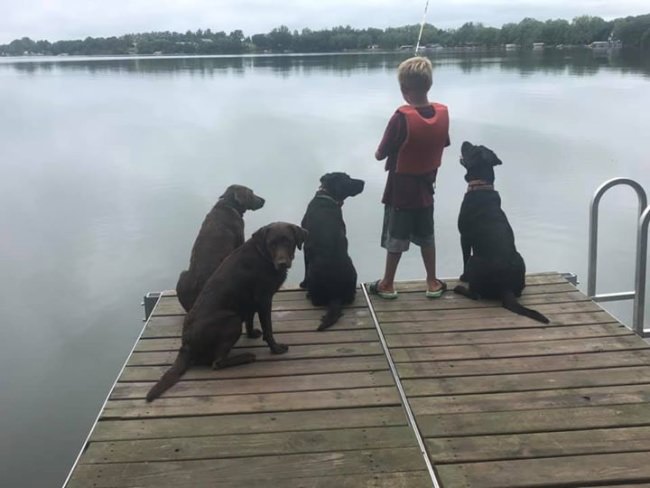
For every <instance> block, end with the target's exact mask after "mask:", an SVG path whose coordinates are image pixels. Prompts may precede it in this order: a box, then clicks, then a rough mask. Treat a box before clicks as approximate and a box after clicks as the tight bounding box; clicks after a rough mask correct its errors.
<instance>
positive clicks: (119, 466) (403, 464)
mask: <svg viewBox="0 0 650 488" xmlns="http://www.w3.org/2000/svg"><path fill="white" fill-rule="evenodd" d="M421 463H422V461H421V458H420V456H419V452H418V450H417V449H416V448H391V449H372V450H366V451H335V452H328V453H316V454H288V455H276V456H258V457H243V458H231V459H210V460H190V461H173V462H164V463H162V462H161V463H146V462H144V463H110V464H99V465H98V464H80V465H79V466H78V467H77V469H76V471H75V473H74V477H73V479H72V480H71V484H70V486H71V487H75V486H77V487H80V486H85V487H87V486H94V487H96V488H108V487H111V488H113V487H115V486H127V487H136V486H138V487H172V486H173V487H177V486H183V485H186V484H187V482H188V475H191V480H192V481H191V484H192V486H193V487H194V486H210V487H213V486H215V481H216V480H218V482H219V486H223V485H222V483H228V482H238V483H241V485H242V486H250V484H251V482H252V481H254V480H266V483H268V480H270V479H273V480H277V481H276V482H277V483H280V481H281V480H284V479H292V478H293V479H297V478H302V477H321V476H328V475H332V474H334V473H335V474H337V475H339V476H341V475H355V474H366V473H373V474H375V473H391V472H395V471H419V470H421V467H422V464H421ZM246 483H249V484H248V485H247V484H246Z"/></svg>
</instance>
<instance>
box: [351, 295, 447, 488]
mask: <svg viewBox="0 0 650 488" xmlns="http://www.w3.org/2000/svg"><path fill="white" fill-rule="evenodd" d="M361 290H362V291H363V296H364V297H365V299H366V304H367V305H368V310H369V312H370V317H371V318H372V321H373V322H374V324H375V328H376V329H377V335H379V342H380V343H381V347H382V349H383V350H384V355H385V356H386V360H387V361H388V365H389V366H390V372H391V375H392V376H393V380H394V381H395V385H396V386H397V391H398V393H399V396H400V399H401V401H402V407H403V408H404V411H405V412H406V418H407V420H408V423H409V426H410V427H411V430H412V432H413V434H414V435H415V439H416V440H417V443H418V447H419V449H420V454H422V458H423V459H424V463H425V465H426V467H427V471H428V472H429V476H430V477H431V483H432V484H433V487H434V488H442V485H441V484H440V482H439V481H438V477H437V476H436V472H435V470H434V468H433V464H432V463H431V459H430V458H429V453H428V452H427V448H426V445H425V443H424V440H423V439H422V436H421V435H420V429H419V428H418V424H417V422H416V421H415V416H414V415H413V411H412V410H411V405H410V404H409V401H408V398H407V397H406V393H405V392H404V388H403V386H402V382H401V380H400V377H399V375H398V373H397V368H396V367H395V363H394V362H393V358H392V356H391V354H390V349H389V348H388V344H386V339H385V338H384V333H383V332H382V330H381V327H379V321H378V320H377V315H375V309H374V307H373V306H372V302H371V300H370V296H368V290H366V285H365V283H361Z"/></svg>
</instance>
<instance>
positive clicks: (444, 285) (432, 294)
mask: <svg viewBox="0 0 650 488" xmlns="http://www.w3.org/2000/svg"><path fill="white" fill-rule="evenodd" d="M438 283H440V284H441V285H442V286H441V287H440V289H439V290H436V291H431V290H427V291H426V292H425V296H426V297H427V298H440V297H441V296H442V294H443V293H444V292H446V291H447V283H445V282H444V281H442V280H438Z"/></svg>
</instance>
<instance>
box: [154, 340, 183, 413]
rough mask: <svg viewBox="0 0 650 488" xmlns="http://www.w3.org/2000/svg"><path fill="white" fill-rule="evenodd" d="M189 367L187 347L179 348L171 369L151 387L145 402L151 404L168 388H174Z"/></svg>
mask: <svg viewBox="0 0 650 488" xmlns="http://www.w3.org/2000/svg"><path fill="white" fill-rule="evenodd" d="M189 367H190V351H189V348H188V347H187V346H181V348H180V349H179V351H178V356H176V360H175V361H174V364H172V366H171V368H169V369H168V370H167V371H165V374H163V375H162V378H160V379H159V380H158V383H156V384H155V385H153V386H152V387H151V390H149V393H147V402H152V401H154V400H155V399H156V398H158V397H159V396H160V395H162V394H163V393H164V392H165V391H167V390H168V389H169V388H171V387H172V386H174V385H175V384H176V383H177V382H178V380H179V379H180V378H181V376H183V374H184V373H185V371H187V369H188V368H189Z"/></svg>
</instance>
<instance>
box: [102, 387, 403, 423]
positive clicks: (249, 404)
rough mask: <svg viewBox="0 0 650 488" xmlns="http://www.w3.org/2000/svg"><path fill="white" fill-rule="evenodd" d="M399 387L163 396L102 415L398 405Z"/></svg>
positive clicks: (111, 407) (114, 405) (114, 406)
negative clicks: (214, 395) (215, 395)
mask: <svg viewBox="0 0 650 488" xmlns="http://www.w3.org/2000/svg"><path fill="white" fill-rule="evenodd" d="M399 404H400V400H399V396H398V394H397V390H396V389H395V388H394V387H393V386H391V387H375V388H357V389H353V390H341V389H339V390H323V391H305V392H302V391H301V392H283V393H260V394H250V395H226V396H219V397H211V396H204V397H180V398H177V397H172V398H169V397H165V396H163V397H161V398H159V399H157V400H156V401H155V402H152V403H147V402H145V401H144V400H142V399H140V400H110V401H108V402H107V403H106V406H105V407H104V412H103V415H102V418H107V419H110V418H140V417H178V416H187V415H217V414H226V413H246V412H250V413H253V412H290V411H295V410H319V409H326V408H349V407H367V406H390V405H399Z"/></svg>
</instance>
